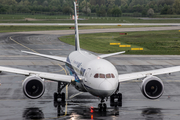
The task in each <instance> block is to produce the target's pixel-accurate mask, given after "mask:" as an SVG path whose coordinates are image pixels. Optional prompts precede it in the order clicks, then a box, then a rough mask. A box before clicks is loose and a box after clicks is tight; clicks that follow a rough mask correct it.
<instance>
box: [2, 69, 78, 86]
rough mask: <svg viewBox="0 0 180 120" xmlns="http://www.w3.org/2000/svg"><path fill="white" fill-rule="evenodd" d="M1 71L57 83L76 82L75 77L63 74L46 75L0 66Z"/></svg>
mask: <svg viewBox="0 0 180 120" xmlns="http://www.w3.org/2000/svg"><path fill="white" fill-rule="evenodd" d="M0 71H4V72H10V73H15V74H21V75H28V76H29V75H36V76H39V77H41V78H44V79H47V80H51V81H56V82H59V81H60V82H67V83H70V82H71V81H72V80H74V79H75V78H74V76H69V75H62V74H54V73H46V72H38V71H30V70H22V69H17V68H10V67H2V66H0Z"/></svg>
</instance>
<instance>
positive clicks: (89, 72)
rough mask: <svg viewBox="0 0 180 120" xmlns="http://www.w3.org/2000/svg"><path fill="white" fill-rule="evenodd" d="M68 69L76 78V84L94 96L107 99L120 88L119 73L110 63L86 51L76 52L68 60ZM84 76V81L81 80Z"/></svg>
mask: <svg viewBox="0 0 180 120" xmlns="http://www.w3.org/2000/svg"><path fill="white" fill-rule="evenodd" d="M67 62H69V63H70V65H67V66H66V67H67V69H68V71H69V72H70V74H71V75H73V76H75V79H76V82H79V81H81V84H82V86H83V87H84V88H85V89H86V91H88V92H89V93H91V94H92V95H94V96H98V97H100V98H105V97H108V96H110V95H112V94H113V93H114V92H115V91H116V90H117V87H118V72H117V70H116V68H115V67H114V65H113V64H111V63H110V62H109V61H107V60H104V59H100V58H99V57H98V56H95V55H93V54H91V53H89V52H86V51H74V52H72V53H70V55H69V56H68V58H67ZM80 76H82V77H83V78H84V79H83V80H79V77H80Z"/></svg>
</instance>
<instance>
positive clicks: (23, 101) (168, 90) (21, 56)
mask: <svg viewBox="0 0 180 120" xmlns="http://www.w3.org/2000/svg"><path fill="white" fill-rule="evenodd" d="M58 37H59V36H58V35H37V34H36V35H35V34H2V33H1V34H0V65H4V66H10V67H16V68H22V69H28V70H36V71H44V72H52V73H61V74H65V71H63V70H62V68H61V66H62V67H64V64H63V63H59V62H57V61H53V60H49V59H46V58H42V57H37V56H33V55H28V54H25V53H21V50H28V51H32V50H34V51H37V52H39V53H44V54H50V55H60V56H67V55H68V54H69V53H70V52H71V51H73V50H74V47H73V46H71V45H67V44H65V43H62V42H61V41H59V40H58ZM108 60H109V61H111V62H112V63H113V64H115V66H116V68H117V70H118V72H119V74H123V73H130V72H138V71H145V70H153V69H158V68H164V67H170V66H175V65H179V64H180V56H162V55H161V56H143V55H140V56H137V55H120V56H115V57H111V58H108ZM158 77H160V78H161V79H162V81H163V82H164V85H165V91H164V94H163V96H162V97H161V98H159V99H157V100H149V99H146V98H145V97H144V96H143V95H142V93H141V91H140V85H141V81H140V80H134V81H130V82H124V83H122V84H121V86H120V92H121V93H122V94H123V104H122V107H110V103H109V100H108V101H107V102H106V104H107V111H106V112H99V110H98V107H97V106H98V104H99V102H100V100H99V99H98V98H97V97H94V96H92V95H90V94H89V93H79V91H77V90H76V89H75V88H74V87H73V86H71V85H70V86H69V87H67V88H65V89H64V90H63V91H64V92H68V99H67V100H66V103H65V104H64V105H58V104H55V106H56V107H55V106H54V102H53V93H54V92H55V91H56V90H57V83H56V82H51V81H46V83H45V87H46V89H45V93H44V95H43V96H42V97H41V98H40V99H36V100H31V99H28V98H27V97H25V95H24V94H23V91H22V81H23V80H24V79H25V78H26V76H22V75H17V74H11V73H5V72H2V73H0V83H1V85H0V120H12V119H13V120H31V119H32V120H35V119H38V120H52V119H53V120H54V119H71V120H79V119H83V120H84V119H97V120H104V119H107V120H119V119H121V120H131V119H133V120H134V119H137V120H169V119H173V120H179V118H180V74H179V73H173V74H171V75H160V76H158ZM75 94H79V95H78V96H75V97H73V96H74V95H75Z"/></svg>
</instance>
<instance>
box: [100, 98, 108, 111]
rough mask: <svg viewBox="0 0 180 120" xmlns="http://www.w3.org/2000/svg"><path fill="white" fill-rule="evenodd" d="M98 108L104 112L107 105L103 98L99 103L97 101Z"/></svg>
mask: <svg viewBox="0 0 180 120" xmlns="http://www.w3.org/2000/svg"><path fill="white" fill-rule="evenodd" d="M98 109H99V111H100V112H101V111H103V112H106V109H107V105H106V103H104V99H101V103H99V105H98Z"/></svg>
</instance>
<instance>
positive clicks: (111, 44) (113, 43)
mask: <svg viewBox="0 0 180 120" xmlns="http://www.w3.org/2000/svg"><path fill="white" fill-rule="evenodd" d="M120 44H121V43H110V45H120Z"/></svg>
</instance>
